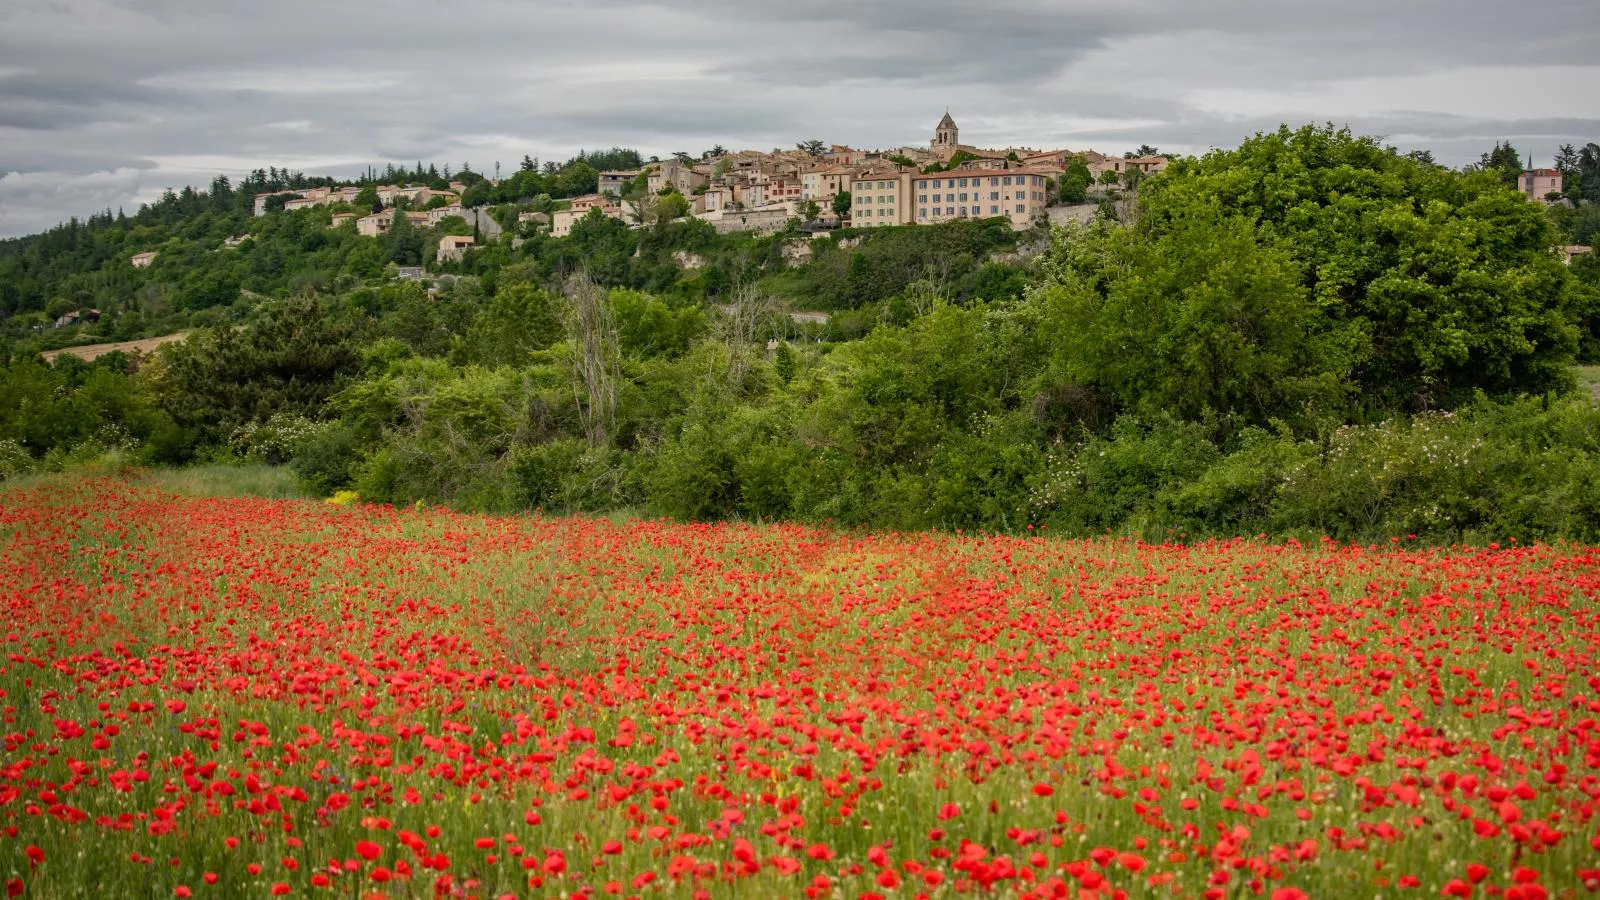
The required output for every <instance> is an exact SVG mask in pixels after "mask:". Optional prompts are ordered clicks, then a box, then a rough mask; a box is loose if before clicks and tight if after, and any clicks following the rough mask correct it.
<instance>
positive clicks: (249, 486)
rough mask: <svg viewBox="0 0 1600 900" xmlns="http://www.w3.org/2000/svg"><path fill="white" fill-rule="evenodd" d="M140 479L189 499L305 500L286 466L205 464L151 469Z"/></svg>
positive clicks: (305, 493) (296, 481)
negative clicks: (257, 498)
mask: <svg viewBox="0 0 1600 900" xmlns="http://www.w3.org/2000/svg"><path fill="white" fill-rule="evenodd" d="M143 478H144V480H145V481H147V482H148V483H150V484H152V485H154V486H156V487H158V488H160V489H162V490H165V491H171V492H172V493H174V494H182V495H185V496H189V497H268V498H272V499H284V498H297V497H307V496H310V494H309V493H308V492H307V491H306V490H305V489H304V488H302V487H301V486H300V482H299V480H298V479H296V478H295V477H294V473H293V472H290V471H289V469H288V467H287V466H268V465H261V464H247V465H236V466H228V465H208V466H189V467H187V468H183V469H153V470H150V471H149V472H147V473H145V474H144V476H143Z"/></svg>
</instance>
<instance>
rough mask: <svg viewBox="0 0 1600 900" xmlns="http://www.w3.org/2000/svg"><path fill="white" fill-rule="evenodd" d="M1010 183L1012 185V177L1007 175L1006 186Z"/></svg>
mask: <svg viewBox="0 0 1600 900" xmlns="http://www.w3.org/2000/svg"><path fill="white" fill-rule="evenodd" d="M1010 183H1011V176H1010V175H1007V176H1006V184H1010Z"/></svg>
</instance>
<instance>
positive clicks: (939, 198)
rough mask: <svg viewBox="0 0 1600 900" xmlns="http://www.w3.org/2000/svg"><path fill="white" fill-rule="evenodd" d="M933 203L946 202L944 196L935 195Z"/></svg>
mask: <svg viewBox="0 0 1600 900" xmlns="http://www.w3.org/2000/svg"><path fill="white" fill-rule="evenodd" d="M933 202H935V203H943V202H944V195H943V194H934V195H933Z"/></svg>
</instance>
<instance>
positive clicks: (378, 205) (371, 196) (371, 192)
mask: <svg viewBox="0 0 1600 900" xmlns="http://www.w3.org/2000/svg"><path fill="white" fill-rule="evenodd" d="M351 202H352V203H353V204H354V206H355V207H356V209H364V210H366V211H367V212H369V213H376V212H382V211H383V201H382V200H379V199H378V189H377V188H376V187H373V186H372V185H370V184H369V185H367V186H366V187H364V188H362V189H361V190H360V192H359V193H357V194H356V199H355V200H353V201H351Z"/></svg>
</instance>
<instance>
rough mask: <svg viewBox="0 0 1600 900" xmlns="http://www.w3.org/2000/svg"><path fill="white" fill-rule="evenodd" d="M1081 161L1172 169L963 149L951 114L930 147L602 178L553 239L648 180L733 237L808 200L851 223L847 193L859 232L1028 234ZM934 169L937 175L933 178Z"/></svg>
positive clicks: (736, 161)
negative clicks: (992, 221)
mask: <svg viewBox="0 0 1600 900" xmlns="http://www.w3.org/2000/svg"><path fill="white" fill-rule="evenodd" d="M1073 159H1082V160H1083V161H1084V163H1085V164H1086V165H1087V166H1088V167H1089V171H1090V173H1091V174H1092V175H1094V176H1096V177H1098V176H1100V175H1101V174H1102V173H1104V172H1113V173H1115V174H1117V175H1118V176H1122V175H1123V174H1124V173H1126V172H1129V171H1135V170H1136V171H1139V172H1141V173H1144V174H1154V173H1156V172H1159V171H1161V170H1162V169H1164V168H1166V166H1167V159H1166V157H1163V156H1139V157H1132V158H1126V157H1113V156H1107V155H1104V154H1101V153H1097V152H1095V151H1093V150H1089V151H1072V150H1041V149H1038V148H1032V147H1006V148H1001V149H993V148H984V147H976V146H972V145H969V144H963V143H961V138H960V129H959V128H958V127H957V126H956V123H955V120H954V119H952V118H951V117H950V113H949V112H948V111H946V112H945V115H944V118H942V119H941V120H940V121H939V123H938V124H937V125H935V126H934V134H933V138H932V139H931V140H930V141H929V142H928V145H927V146H926V147H920V146H917V147H914V146H905V147H895V148H892V149H889V150H857V149H855V148H853V147H848V146H843V145H838V144H835V145H833V146H832V147H830V148H829V149H828V150H827V151H825V152H823V153H821V154H812V153H810V152H806V151H803V150H774V151H773V152H771V153H761V152H758V151H751V150H747V151H741V152H738V153H731V154H725V155H722V156H718V157H714V158H708V159H704V160H700V161H699V162H692V161H688V160H683V159H670V160H664V161H661V162H657V163H652V164H650V165H649V166H646V167H645V168H644V169H642V170H630V171H609V172H601V173H600V174H599V179H598V184H599V186H598V190H597V192H596V193H595V194H593V195H590V196H587V197H580V198H578V199H577V200H575V201H574V202H573V204H572V208H571V209H570V210H564V211H562V212H558V213H556V214H555V219H554V221H553V223H552V233H553V234H556V235H558V236H559V235H564V234H569V233H570V232H571V228H572V224H573V223H574V222H575V221H576V220H577V219H579V218H582V217H583V216H584V215H588V214H589V213H590V212H591V211H596V210H597V211H599V213H600V214H601V215H608V216H613V217H615V218H619V219H621V218H627V217H628V215H627V212H626V210H625V206H626V201H624V200H622V198H623V197H624V196H626V195H631V194H632V193H633V190H632V187H633V185H635V184H637V183H638V182H639V181H640V180H641V179H643V180H644V188H645V190H646V191H648V192H650V193H651V194H655V193H659V192H661V191H662V190H665V189H667V188H671V189H673V190H676V191H677V192H678V193H680V194H682V195H684V196H685V197H687V198H689V199H690V212H691V214H692V215H693V216H695V217H696V218H700V219H703V220H706V221H710V222H713V223H714V224H717V225H718V227H719V228H721V227H723V225H724V224H725V223H734V225H733V227H730V228H728V229H727V230H736V229H737V227H751V228H754V229H756V230H763V229H765V228H767V227H772V226H771V224H770V223H771V222H772V221H776V222H778V225H777V226H776V227H782V223H783V222H786V221H787V219H788V218H789V217H791V216H797V215H800V214H801V210H802V209H803V208H804V206H805V204H807V203H815V204H817V205H818V207H820V208H821V210H822V214H821V216H820V218H822V219H824V220H831V221H832V223H833V224H843V222H842V221H839V220H838V219H837V218H835V217H834V215H833V213H832V212H831V210H830V209H829V207H830V206H831V204H832V202H833V200H834V198H835V197H837V196H839V195H840V194H843V193H849V194H850V198H851V200H850V204H849V207H848V212H847V213H846V217H847V218H848V219H849V222H850V224H851V225H854V226H857V227H867V228H873V227H882V226H890V225H910V224H932V223H937V222H948V221H951V220H954V219H962V218H993V217H1003V218H1006V219H1008V220H1009V221H1010V222H1011V223H1012V225H1013V226H1015V227H1017V228H1024V227H1027V226H1028V225H1029V224H1031V223H1032V222H1033V221H1035V219H1037V218H1038V217H1039V216H1040V215H1041V214H1042V213H1043V211H1044V208H1045V206H1046V205H1047V203H1048V202H1049V195H1050V190H1049V188H1050V183H1051V181H1052V180H1053V179H1055V178H1058V177H1059V176H1060V175H1061V174H1062V173H1063V172H1064V171H1065V170H1066V167H1067V166H1068V165H1069V164H1070V163H1071V161H1072V160H1073ZM930 168H932V169H936V170H937V171H931V172H929V171H925V170H927V169H930ZM780 212H781V213H782V215H781V216H780V215H779V213H780ZM769 220H770V221H769ZM752 223H756V224H752Z"/></svg>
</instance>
